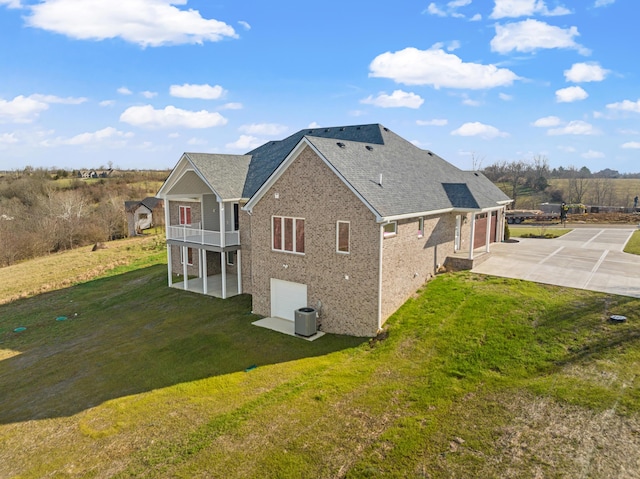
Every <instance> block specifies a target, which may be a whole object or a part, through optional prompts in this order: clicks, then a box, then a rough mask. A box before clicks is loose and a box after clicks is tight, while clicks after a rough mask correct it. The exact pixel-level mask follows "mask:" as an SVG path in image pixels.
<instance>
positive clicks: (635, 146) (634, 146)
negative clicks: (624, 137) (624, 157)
mask: <svg viewBox="0 0 640 479" xmlns="http://www.w3.org/2000/svg"><path fill="white" fill-rule="evenodd" d="M620 147H621V148H625V149H631V150H640V141H628V142H626V143H623V144H622V145H621V146H620Z"/></svg>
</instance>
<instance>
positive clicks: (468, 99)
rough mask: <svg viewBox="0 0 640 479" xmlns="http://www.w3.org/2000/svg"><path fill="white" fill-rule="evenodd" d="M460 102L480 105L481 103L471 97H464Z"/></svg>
mask: <svg viewBox="0 0 640 479" xmlns="http://www.w3.org/2000/svg"><path fill="white" fill-rule="evenodd" d="M462 104H463V105H466V106H480V105H482V102H481V101H478V100H472V99H471V98H465V99H463V100H462Z"/></svg>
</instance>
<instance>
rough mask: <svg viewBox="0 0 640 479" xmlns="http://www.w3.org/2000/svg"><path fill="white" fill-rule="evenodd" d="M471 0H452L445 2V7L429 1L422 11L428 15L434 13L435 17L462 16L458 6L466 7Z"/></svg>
mask: <svg viewBox="0 0 640 479" xmlns="http://www.w3.org/2000/svg"><path fill="white" fill-rule="evenodd" d="M472 1H473V0H452V1H450V2H448V3H447V6H446V8H442V7H439V6H438V5H436V4H435V3H434V2H431V3H430V4H429V5H428V6H427V8H426V9H425V10H424V11H423V12H422V13H428V14H429V15H435V16H437V17H448V16H451V17H455V18H464V17H465V16H464V15H463V14H462V13H459V12H458V11H457V9H458V8H460V7H466V6H467V5H470V4H471V2H472Z"/></svg>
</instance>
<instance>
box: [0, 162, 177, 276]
mask: <svg viewBox="0 0 640 479" xmlns="http://www.w3.org/2000/svg"><path fill="white" fill-rule="evenodd" d="M63 171H65V170H54V171H51V170H46V169H34V168H30V167H27V168H25V169H24V170H21V171H14V172H6V173H3V174H0V245H1V246H2V247H1V248H0V267H2V266H7V265H10V264H13V263H15V262H17V261H22V260H25V259H29V258H34V257H37V256H43V255H46V254H50V253H54V252H58V251H63V250H67V249H72V248H76V247H79V246H86V245H89V244H94V243H97V242H103V241H109V240H113V239H118V238H123V237H125V236H126V235H127V222H126V215H125V210H124V202H125V201H127V200H142V199H144V198H145V197H147V196H153V195H154V194H155V193H156V192H157V189H158V187H159V185H160V184H161V182H162V181H164V179H165V178H166V177H167V175H168V172H167V171H143V172H140V171H125V172H121V173H120V174H118V175H117V176H116V177H112V178H108V179H107V178H101V179H97V180H82V179H79V178H75V177H74V175H72V174H64V173H63Z"/></svg>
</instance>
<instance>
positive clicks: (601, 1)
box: [593, 0, 616, 8]
mask: <svg viewBox="0 0 640 479" xmlns="http://www.w3.org/2000/svg"><path fill="white" fill-rule="evenodd" d="M615 1H616V0H596V3H595V4H594V5H593V6H594V7H596V8H598V7H606V6H607V5H613V4H614V3H615Z"/></svg>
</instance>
